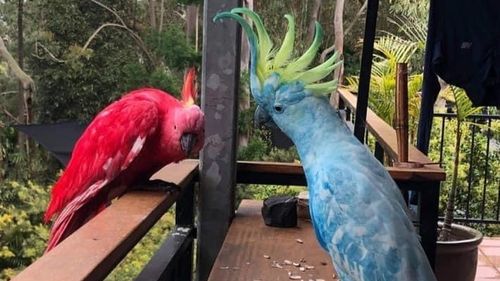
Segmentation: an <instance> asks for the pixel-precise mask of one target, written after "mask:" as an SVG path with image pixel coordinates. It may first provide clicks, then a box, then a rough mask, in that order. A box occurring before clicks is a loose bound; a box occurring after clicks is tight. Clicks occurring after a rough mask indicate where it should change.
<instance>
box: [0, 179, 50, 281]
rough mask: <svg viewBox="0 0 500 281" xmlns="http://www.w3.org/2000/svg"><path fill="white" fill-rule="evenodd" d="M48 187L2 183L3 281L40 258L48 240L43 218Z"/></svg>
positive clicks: (0, 264) (0, 234) (0, 236)
mask: <svg viewBox="0 0 500 281" xmlns="http://www.w3.org/2000/svg"><path fill="white" fill-rule="evenodd" d="M47 190H48V188H47V187H45V186H40V185H37V184H35V183H33V182H31V181H27V182H17V181H7V182H3V183H1V184H0V279H1V280H4V279H9V278H10V277H12V276H13V275H14V274H15V272H17V271H19V270H21V269H22V268H23V267H24V266H26V265H27V264H30V263H31V262H32V261H33V260H35V259H36V258H37V257H39V256H40V255H41V254H42V253H43V251H44V249H45V242H46V240H47V238H48V228H47V226H46V225H44V224H43V222H42V221H41V218H42V216H43V212H44V209H45V206H46V204H47V201H48V192H47Z"/></svg>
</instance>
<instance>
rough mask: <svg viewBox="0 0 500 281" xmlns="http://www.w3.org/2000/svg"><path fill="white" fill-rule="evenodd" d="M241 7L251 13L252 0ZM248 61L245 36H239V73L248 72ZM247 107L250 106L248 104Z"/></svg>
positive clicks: (246, 0)
mask: <svg viewBox="0 0 500 281" xmlns="http://www.w3.org/2000/svg"><path fill="white" fill-rule="evenodd" d="M243 6H244V7H247V8H248V9H250V10H252V11H253V0H245V1H243ZM245 18H246V16H245ZM249 61H250V47H249V46H248V40H247V39H246V37H245V36H241V54H240V71H241V72H243V71H247V70H248V66H249ZM248 106H250V102H249V103H248ZM241 109H243V108H241Z"/></svg>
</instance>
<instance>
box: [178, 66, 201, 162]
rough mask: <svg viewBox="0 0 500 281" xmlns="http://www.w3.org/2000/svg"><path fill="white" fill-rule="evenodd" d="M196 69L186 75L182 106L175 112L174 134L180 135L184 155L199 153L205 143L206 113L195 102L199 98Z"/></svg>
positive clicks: (190, 70)
mask: <svg viewBox="0 0 500 281" xmlns="http://www.w3.org/2000/svg"><path fill="white" fill-rule="evenodd" d="M197 96H198V95H197V90H196V71H195V69H194V68H191V69H189V70H188V71H187V73H186V75H185V76H184V85H183V87H182V100H181V104H182V105H183V106H182V108H180V109H178V110H177V111H176V112H175V116H174V134H177V135H178V136H179V144H180V146H178V147H180V148H181V150H182V152H183V153H184V156H189V155H191V154H193V153H197V152H198V151H199V150H200V149H201V148H202V147H203V143H204V130H205V129H204V126H205V123H204V120H205V119H204V115H203V112H202V111H201V109H200V108H199V107H198V106H197V105H196V104H195V102H196V99H197Z"/></svg>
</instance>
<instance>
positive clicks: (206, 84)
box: [197, 0, 241, 281]
mask: <svg viewBox="0 0 500 281" xmlns="http://www.w3.org/2000/svg"><path fill="white" fill-rule="evenodd" d="M240 4H241V0H227V1H226V0H211V1H204V12H203V62H202V63H203V64H202V86H201V91H202V97H201V99H202V109H203V111H204V113H205V147H204V149H203V151H202V153H201V158H200V189H199V197H198V198H199V206H198V207H199V215H198V220H199V222H198V247H197V250H198V256H197V258H198V267H197V269H198V276H197V280H199V281H205V280H207V279H208V276H209V274H210V271H211V269H212V265H213V263H214V261H215V258H216V257H217V254H218V253H219V250H220V248H221V246H222V243H223V242H224V238H225V236H226V233H227V231H228V229H229V224H230V222H231V219H232V217H233V216H234V188H235V185H236V135H237V132H236V125H237V113H238V88H239V77H240V71H239V70H240V43H241V29H240V27H239V25H238V24H237V23H236V22H235V21H231V20H225V21H223V22H213V18H214V16H215V15H216V14H217V13H218V12H221V11H229V10H231V9H232V8H235V7H237V6H240Z"/></svg>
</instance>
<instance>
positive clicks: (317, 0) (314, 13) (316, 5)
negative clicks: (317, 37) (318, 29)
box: [306, 0, 343, 45]
mask: <svg viewBox="0 0 500 281" xmlns="http://www.w3.org/2000/svg"><path fill="white" fill-rule="evenodd" d="M341 1H343V0H341ZM320 8H321V0H314V2H313V6H312V9H311V14H310V15H309V27H308V28H307V37H306V42H307V45H309V44H311V43H312V40H313V38H314V28H315V27H314V26H315V25H316V21H318V18H319V10H320Z"/></svg>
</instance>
